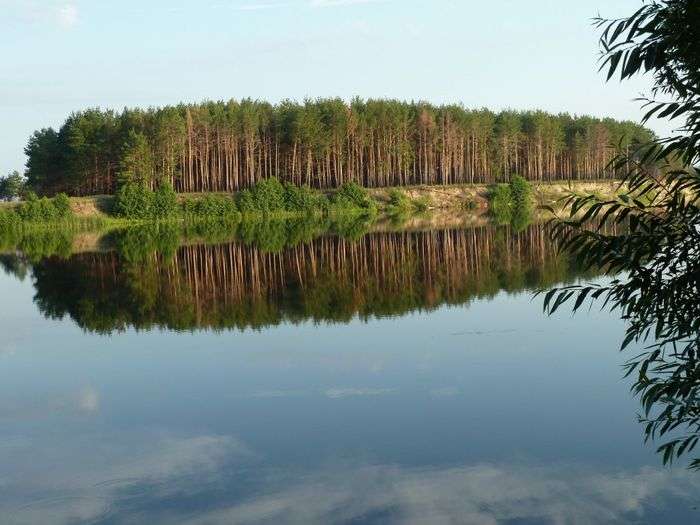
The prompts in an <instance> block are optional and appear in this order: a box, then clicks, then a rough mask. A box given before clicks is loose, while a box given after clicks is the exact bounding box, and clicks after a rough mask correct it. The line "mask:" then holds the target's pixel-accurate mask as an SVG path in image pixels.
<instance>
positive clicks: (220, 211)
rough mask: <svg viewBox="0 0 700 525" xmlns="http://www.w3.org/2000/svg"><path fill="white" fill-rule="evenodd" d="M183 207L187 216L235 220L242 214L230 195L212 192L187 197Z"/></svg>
mask: <svg viewBox="0 0 700 525" xmlns="http://www.w3.org/2000/svg"><path fill="white" fill-rule="evenodd" d="M182 209H183V212H184V214H185V217H186V218H209V219H219V220H234V219H238V218H239V216H240V214H239V212H238V207H237V206H236V202H235V201H234V200H233V198H232V197H230V196H228V195H216V194H211V193H210V194H207V195H204V196H203V197H199V198H186V199H185V200H184V201H183V203H182Z"/></svg>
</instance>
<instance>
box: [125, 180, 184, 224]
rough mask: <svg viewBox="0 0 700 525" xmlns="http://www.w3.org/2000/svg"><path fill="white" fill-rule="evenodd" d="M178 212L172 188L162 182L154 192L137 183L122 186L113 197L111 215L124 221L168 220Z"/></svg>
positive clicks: (175, 196) (175, 195)
mask: <svg viewBox="0 0 700 525" xmlns="http://www.w3.org/2000/svg"><path fill="white" fill-rule="evenodd" d="M178 210H179V207H178V203H177V194H176V193H175V190H173V187H172V186H171V185H170V184H169V183H167V182H163V183H162V184H160V185H159V186H158V189H157V190H156V191H153V190H151V189H150V188H148V187H147V186H145V185H143V184H139V183H133V182H127V183H125V184H122V185H121V186H120V187H119V189H118V190H117V192H116V194H115V195H114V206H113V210H112V211H113V213H114V214H115V215H116V216H117V217H124V218H125V219H141V220H145V219H169V218H171V217H174V216H175V215H177V212H178Z"/></svg>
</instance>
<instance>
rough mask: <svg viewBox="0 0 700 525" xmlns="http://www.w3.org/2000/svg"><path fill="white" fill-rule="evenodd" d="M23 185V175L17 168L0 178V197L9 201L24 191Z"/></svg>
mask: <svg viewBox="0 0 700 525" xmlns="http://www.w3.org/2000/svg"><path fill="white" fill-rule="evenodd" d="M24 185H25V181H24V177H22V175H20V174H19V172H18V171H17V170H15V171H13V172H11V173H10V174H9V175H7V176H6V177H2V178H0V199H2V200H8V201H11V200H14V199H16V198H18V197H20V195H22V193H23V191H24Z"/></svg>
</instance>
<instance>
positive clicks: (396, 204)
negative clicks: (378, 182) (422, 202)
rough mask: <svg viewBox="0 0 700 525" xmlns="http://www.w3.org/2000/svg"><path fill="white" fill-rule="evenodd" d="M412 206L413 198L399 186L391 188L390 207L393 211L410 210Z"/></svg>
mask: <svg viewBox="0 0 700 525" xmlns="http://www.w3.org/2000/svg"><path fill="white" fill-rule="evenodd" d="M410 207H411V200H410V199H409V198H408V196H407V195H406V194H405V193H404V192H403V191H401V190H399V189H398V188H392V189H390V190H389V208H390V209H391V211H394V212H400V211H405V210H408V209H409V208H410Z"/></svg>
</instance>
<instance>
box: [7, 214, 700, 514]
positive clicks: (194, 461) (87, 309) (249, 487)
mask: <svg viewBox="0 0 700 525" xmlns="http://www.w3.org/2000/svg"><path fill="white" fill-rule="evenodd" d="M4 263H5V266H6V267H8V268H12V269H13V270H12V272H10V273H8V274H6V275H3V276H0V298H1V299H0V301H2V303H3V310H2V311H3V315H2V317H1V318H0V329H2V331H3V334H6V335H5V336H4V337H3V339H2V343H0V423H1V424H0V443H1V444H0V487H2V490H0V514H1V515H2V516H3V519H2V520H1V521H2V522H3V523H12V524H14V523H32V524H33V523H76V522H77V523H95V522H97V523H205V524H212V523H214V524H216V523H222V524H223V523H226V524H228V523H286V522H289V523H305V524H306V523H387V522H388V523H616V522H620V523H628V522H629V523H692V522H694V521H695V520H697V519H698V513H697V510H695V506H696V504H697V501H698V494H700V490H699V489H700V481H698V479H697V477H696V474H693V473H690V472H687V471H685V470H683V469H682V468H681V467H679V468H674V469H670V470H669V469H663V468H660V467H659V459H658V458H657V457H656V456H655V455H654V453H653V449H651V448H649V447H645V446H644V445H643V444H642V438H641V432H640V428H639V426H638V424H637V422H636V417H635V414H636V412H637V410H638V407H637V403H636V401H635V400H634V399H632V398H631V396H630V395H629V393H628V385H627V383H625V382H624V381H622V380H621V379H620V376H621V371H620V364H621V363H622V360H623V357H622V356H620V355H619V354H617V353H616V352H615V351H614V348H615V346H616V342H617V341H618V340H619V338H620V334H621V333H622V325H621V323H620V322H619V321H617V320H615V319H613V318H611V317H610V316H608V315H605V314H601V313H598V312H591V313H590V314H588V315H582V316H577V317H576V318H575V319H572V318H570V317H568V316H565V315H562V316H558V317H557V318H556V319H547V318H545V317H543V316H542V315H541V313H540V308H539V307H538V306H539V305H537V304H534V305H533V304H532V301H531V293H530V292H529V290H530V289H531V288H533V287H536V286H539V285H546V284H551V283H552V282H554V281H559V280H566V279H571V278H575V277H576V276H577V272H576V270H575V266H574V265H571V264H570V263H569V262H567V261H565V260H562V259H561V258H557V257H555V256H554V254H553V252H552V250H551V249H550V247H548V244H547V242H546V236H544V235H543V234H542V232H541V231H540V230H539V229H537V228H535V227H533V228H532V229H530V230H526V231H525V232H521V233H520V234H515V233H513V232H510V231H507V230H505V231H503V230H501V231H496V230H492V229H487V228H484V229H481V230H478V229H477V230H471V231H470V230H466V231H440V232H426V233H411V234H408V233H400V234H396V233H384V234H372V235H370V236H365V237H363V238H361V239H360V240H359V241H342V240H339V239H337V238H330V237H329V238H322V239H319V240H317V241H315V242H313V243H306V244H302V245H299V246H298V247H296V248H288V249H286V250H285V251H283V252H278V253H269V252H264V251H260V250H257V249H256V248H252V247H249V248H245V247H242V246H241V245H239V244H236V243H231V244H226V245H217V246H213V247H210V248H203V247H201V246H190V247H188V248H181V249H179V250H178V251H177V252H176V253H175V254H174V255H173V257H170V258H165V257H163V256H161V255H157V254H153V255H152V256H151V257H150V258H149V259H148V260H143V259H142V260H139V261H131V262H129V261H125V260H124V259H123V258H120V257H119V256H118V255H117V254H114V253H109V252H107V253H91V254H90V253H88V254H82V255H79V256H75V257H74V258H73V259H71V260H68V261H65V260H61V259H44V260H41V261H37V262H35V263H34V264H31V263H30V264H29V265H28V266H26V267H25V266H23V262H22V261H21V260H18V259H12V258H5V259H4ZM237 264H239V265H240V266H239V268H242V270H240V271H239V270H237V269H236V268H237V266H236V265H237ZM23 271H26V272H27V273H26V276H25V278H24V280H20V277H21V276H22V272H23ZM237 272H238V273H237ZM503 288H505V289H507V290H509V291H507V292H506V291H500V292H499V291H498V290H499V289H503ZM46 316H49V318H47V317H46ZM134 327H137V328H138V329H139V330H135V329H134ZM251 327H253V328H255V330H251V329H250V328H251ZM169 328H178V329H187V330H189V332H188V333H187V332H186V333H183V332H180V331H173V330H170V329H169ZM210 328H217V329H218V330H208V329H210ZM107 333H109V334H111V335H101V334H107Z"/></svg>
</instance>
